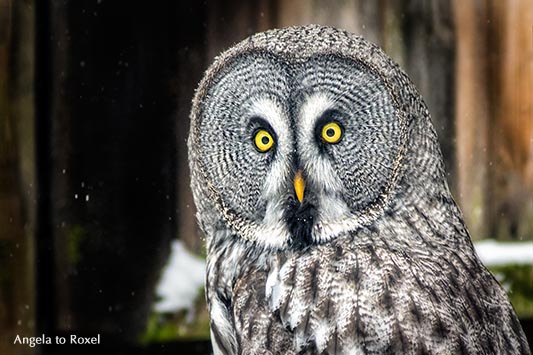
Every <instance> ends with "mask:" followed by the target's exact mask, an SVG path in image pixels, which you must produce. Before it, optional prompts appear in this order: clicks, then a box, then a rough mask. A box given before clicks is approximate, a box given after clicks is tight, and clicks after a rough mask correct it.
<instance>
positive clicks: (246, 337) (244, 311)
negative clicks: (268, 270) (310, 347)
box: [232, 271, 296, 355]
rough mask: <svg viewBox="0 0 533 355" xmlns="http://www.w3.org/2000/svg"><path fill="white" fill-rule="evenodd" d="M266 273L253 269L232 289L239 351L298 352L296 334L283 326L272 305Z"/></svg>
mask: <svg viewBox="0 0 533 355" xmlns="http://www.w3.org/2000/svg"><path fill="white" fill-rule="evenodd" d="M265 283H266V275H265V273H264V272H261V271H255V272H250V273H247V274H246V275H244V276H243V277H242V278H240V279H239V280H238V281H237V283H236V285H235V288H234V290H233V297H234V298H233V301H234V302H233V307H232V308H233V321H234V323H235V330H236V334H235V335H236V340H237V344H238V346H237V348H238V349H239V351H238V353H239V354H258V355H259V354H260V355H267V354H268V355H270V354H272V355H274V354H287V355H292V354H296V352H295V350H294V341H293V337H294V334H292V332H290V331H289V330H287V329H286V328H284V327H283V324H282V323H281V320H280V317H279V315H278V314H276V313H273V312H272V310H270V308H269V301H268V299H267V297H266V295H265Z"/></svg>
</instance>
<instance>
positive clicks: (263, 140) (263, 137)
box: [254, 129, 274, 153]
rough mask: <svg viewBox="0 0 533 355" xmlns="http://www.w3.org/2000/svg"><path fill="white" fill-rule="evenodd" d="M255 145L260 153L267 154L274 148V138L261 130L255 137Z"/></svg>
mask: <svg viewBox="0 0 533 355" xmlns="http://www.w3.org/2000/svg"><path fill="white" fill-rule="evenodd" d="M254 144H255V147H256V148H257V150H258V151H260V152H261V153H266V152H268V151H269V150H270V149H272V147H273V146H274V137H272V135H271V134H270V133H269V132H268V131H267V130H264V129H259V130H257V132H255V135H254Z"/></svg>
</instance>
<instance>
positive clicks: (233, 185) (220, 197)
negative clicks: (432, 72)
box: [188, 25, 530, 354]
mask: <svg viewBox="0 0 533 355" xmlns="http://www.w3.org/2000/svg"><path fill="white" fill-rule="evenodd" d="M331 122H333V123H334V124H335V125H337V127H339V132H341V133H340V134H341V139H340V140H338V141H335V142H334V143H328V142H329V141H328V140H327V137H325V136H324V134H325V133H324V132H325V131H324V130H325V128H324V127H325V125H326V124H328V123H331ZM258 131H266V132H268V134H269V137H271V139H272V141H273V142H274V144H273V145H272V147H271V148H268V149H266V150H265V151H264V152H263V151H261V147H259V146H258V143H257V141H255V146H254V137H256V134H257V132H258ZM327 134H328V135H329V134H333V131H331V132H327ZM264 142H265V144H266V143H271V142H269V140H268V139H267V140H265V141H264ZM188 144H189V160H190V168H191V179H192V182H191V187H192V190H193V194H194V199H195V203H196V207H197V210H198V215H197V216H198V221H199V224H200V226H201V228H202V230H203V232H204V233H205V236H206V242H207V277H206V297H207V301H208V306H209V313H210V316H211V335H212V343H213V347H214V350H215V354H304V353H309V354H315V353H316V354H363V353H367V354H385V353H398V354H400V353H432V354H436V353H450V354H455V353H465V354H483V353H486V354H489V353H510V354H511V353H512V354H517V353H520V354H529V353H530V351H529V348H528V345H527V342H526V339H525V336H524V334H523V331H522V329H521V327H520V324H519V322H518V319H517V317H516V314H515V313H514V311H513V309H512V306H511V305H510V303H509V301H508V299H507V296H506V295H505V292H504V290H503V289H502V288H501V286H500V285H499V284H498V282H497V281H496V280H495V279H494V277H493V276H492V275H491V274H490V273H489V272H488V271H487V269H486V268H485V267H484V266H483V265H482V264H481V262H480V261H479V259H478V257H477V256H476V254H475V252H474V249H473V246H472V243H471V241H470V237H469V235H468V232H467V231H466V229H465V226H464V222H463V217H462V215H461V212H460V211H459V209H458V207H457V206H456V204H455V202H454V201H453V199H452V197H451V195H450V192H449V189H448V186H447V183H446V179H445V173H444V166H443V162H442V157H441V153H440V149H439V146H438V142H437V138H436V134H435V131H434V129H433V127H432V125H431V121H430V116H429V113H428V110H427V108H426V106H425V104H424V102H423V100H422V98H421V97H420V95H419V93H418V92H417V90H416V89H415V88H414V86H413V84H412V83H411V82H410V80H409V79H408V77H407V76H406V75H405V73H404V72H403V71H402V70H401V69H400V68H399V67H398V65H397V64H395V63H394V62H393V61H392V60H391V59H390V58H389V57H387V56H386V55H385V54H384V53H383V52H382V51H381V50H380V49H379V48H378V47H376V46H375V45H373V44H370V43H368V42H366V41H365V40H364V39H362V38H360V37H357V36H355V35H352V34H349V33H347V32H344V31H340V30H337V29H333V28H327V27H321V26H314V25H312V26H305V27H291V28H286V29H280V30H272V31H267V32H264V33H259V34H256V35H254V36H252V37H250V38H248V39H246V40H244V41H242V42H240V43H238V44H237V45H235V46H234V47H232V48H230V49H229V50H227V51H226V52H224V53H222V54H221V55H220V56H219V57H218V58H217V59H216V60H215V62H214V63H213V64H212V66H211V67H210V68H209V69H208V70H207V72H206V74H205V76H204V78H203V80H202V81H201V83H200V85H199V88H198V90H197V92H196V96H195V98H194V101H193V108H192V112H191V131H190V135H189V142H188ZM259 144H261V142H259ZM297 171H302V172H303V176H304V180H305V197H304V198H303V200H302V202H301V203H300V202H299V201H298V198H297V197H296V195H295V192H294V189H293V184H296V183H295V182H293V179H294V177H295V175H296V174H297Z"/></svg>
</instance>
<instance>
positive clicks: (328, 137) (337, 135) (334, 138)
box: [322, 122, 342, 143]
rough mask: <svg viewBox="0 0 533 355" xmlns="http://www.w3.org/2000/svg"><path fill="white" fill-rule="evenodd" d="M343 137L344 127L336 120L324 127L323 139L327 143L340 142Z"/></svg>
mask: <svg viewBox="0 0 533 355" xmlns="http://www.w3.org/2000/svg"><path fill="white" fill-rule="evenodd" d="M341 138H342V128H341V126H339V125H338V124H337V123H335V122H330V123H327V124H325V125H324V127H322V139H323V140H325V141H326V142H327V143H338V142H339V141H340V140H341Z"/></svg>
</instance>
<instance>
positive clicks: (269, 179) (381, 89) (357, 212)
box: [197, 51, 401, 247]
mask: <svg viewBox="0 0 533 355" xmlns="http://www.w3.org/2000/svg"><path fill="white" fill-rule="evenodd" d="M397 116H398V115H397V110H396V108H395V106H394V104H393V99H392V97H391V96H390V94H389V90H388V89H387V87H386V85H385V84H384V82H383V80H382V79H381V78H380V77H379V76H377V75H376V74H373V73H372V72H371V71H370V70H369V69H368V68H367V67H366V66H365V65H364V64H362V63H361V62H357V61H355V60H353V59H349V58H344V57H342V56H339V55H314V56H310V57H308V58H306V59H304V60H302V59H298V60H294V61H291V60H290V59H287V58H282V57H280V56H277V55H275V54H272V53H266V52H261V51H257V52H252V53H246V55H241V56H236V57H235V58H233V60H231V61H230V62H229V63H228V64H226V65H225V66H224V68H221V69H220V70H219V71H218V73H217V75H215V76H214V78H213V82H212V84H211V86H210V88H209V90H208V91H207V93H206V95H205V97H204V98H203V100H202V102H201V111H200V120H199V124H198V127H197V134H198V137H197V145H198V148H199V151H198V153H197V158H198V161H199V164H200V167H201V169H202V170H203V172H204V174H205V181H206V182H207V183H208V184H209V185H210V186H209V187H208V189H209V190H210V191H211V192H212V193H213V194H215V195H216V199H217V200H218V201H223V202H222V203H221V207H219V209H220V210H221V213H222V215H223V216H224V218H225V219H226V220H227V221H228V222H229V223H230V224H233V227H234V229H239V226H246V227H243V228H242V229H243V230H237V231H236V232H237V233H236V234H237V235H240V236H241V237H243V238H245V239H248V240H251V241H253V242H255V243H258V244H261V245H264V246H268V247H287V246H290V247H305V246H307V245H310V244H313V243H324V242H327V241H329V240H331V239H332V238H335V237H337V236H339V235H341V234H343V233H344V232H347V231H350V230H353V229H354V228H357V226H358V225H359V224H360V223H361V218H362V216H363V215H364V216H368V211H369V210H372V209H373V208H374V207H375V206H376V205H379V204H380V203H382V198H383V196H384V195H385V194H386V193H388V191H390V190H391V184H392V182H393V175H394V173H395V166H396V165H397V161H398V156H399V150H400V149H399V148H400V145H401V144H400V143H401V142H400V140H401V137H400V132H401V129H400V127H399V126H400V121H399V119H398V117H397ZM235 219H239V220H240V221H241V222H243V221H244V223H235Z"/></svg>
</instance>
